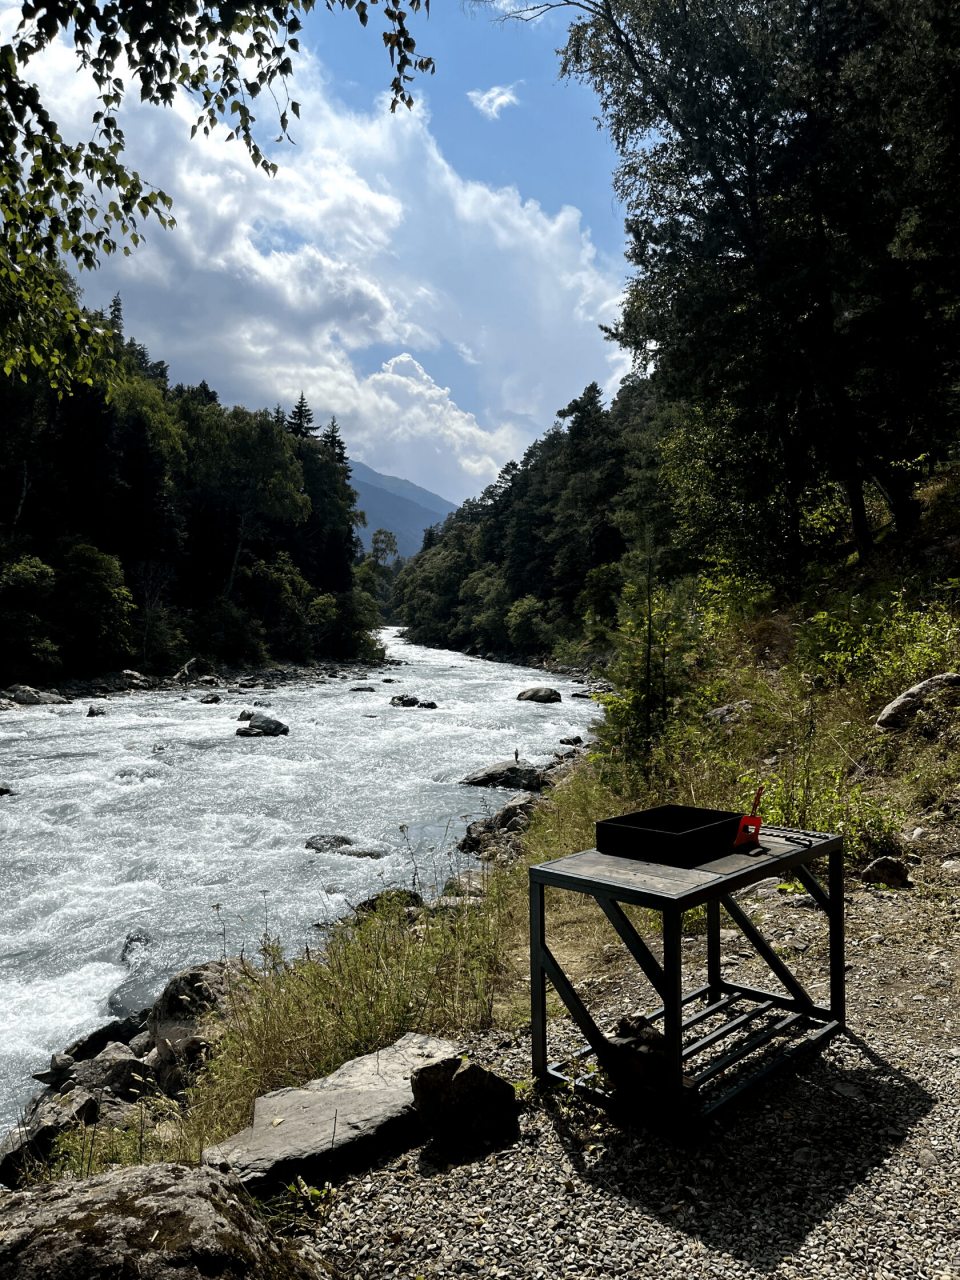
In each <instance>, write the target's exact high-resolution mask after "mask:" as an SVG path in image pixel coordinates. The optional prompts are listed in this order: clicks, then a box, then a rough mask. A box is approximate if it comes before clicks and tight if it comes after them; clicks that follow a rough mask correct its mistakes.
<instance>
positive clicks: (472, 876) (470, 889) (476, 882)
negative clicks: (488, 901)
mask: <svg viewBox="0 0 960 1280" xmlns="http://www.w3.org/2000/svg"><path fill="white" fill-rule="evenodd" d="M489 878H490V877H489V876H488V875H487V874H486V872H484V871H481V870H480V869H479V867H471V869H470V870H469V871H461V872H460V873H459V874H458V875H455V876H451V877H450V878H449V879H448V880H447V882H446V884H445V885H444V886H443V897H444V898H482V897H483V896H484V894H485V893H486V892H487V881H488V880H489Z"/></svg>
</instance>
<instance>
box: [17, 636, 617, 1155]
mask: <svg viewBox="0 0 960 1280" xmlns="http://www.w3.org/2000/svg"><path fill="white" fill-rule="evenodd" d="M385 639H386V641H387V644H388V650H389V653H390V655H391V656H392V657H395V658H400V659H402V660H403V662H404V663H405V664H406V665H404V666H401V667H391V668H384V669H380V668H374V667H371V668H369V669H368V676H369V679H367V680H364V681H361V680H358V679H357V678H356V675H355V674H354V675H352V676H351V677H350V678H348V679H342V680H328V681H325V682H318V683H317V684H315V685H310V686H305V685H295V686H290V687H289V688H286V689H283V688H281V689H276V690H270V691H269V693H265V692H264V691H262V690H260V691H256V690H251V691H247V692H245V693H227V692H226V690H225V689H220V690H218V692H220V693H221V694H222V696H223V701H222V702H221V703H220V704H218V705H207V706H205V705H202V704H201V703H200V701H199V698H200V696H201V694H200V693H198V692H195V691H192V692H191V693H190V694H189V695H188V696H187V698H186V700H183V698H182V695H181V694H179V693H176V692H159V693H132V694H129V695H124V696H119V697H115V698H111V699H110V700H109V701H107V702H106V703H103V704H101V705H104V706H105V707H106V710H107V714H106V715H105V716H102V717H95V718H88V717H87V714H86V713H87V706H88V703H87V702H75V703H73V704H71V705H69V706H60V707H28V708H24V709H22V710H20V711H15V712H5V713H3V714H0V779H2V780H3V781H5V782H7V783H9V784H10V785H11V786H12V787H13V788H14V790H15V792H16V794H15V795H12V796H4V797H0V910H2V919H0V1022H2V1025H3V1033H2V1035H0V1132H2V1131H3V1130H4V1129H5V1128H6V1126H7V1125H8V1124H10V1123H12V1122H13V1121H14V1120H15V1119H16V1114H17V1109H18V1107H19V1106H21V1105H22V1103H23V1102H24V1100H25V1099H26V1098H27V1097H28V1096H29V1095H30V1094H31V1093H32V1092H33V1091H34V1090H35V1089H36V1088H37V1086H36V1085H35V1084H34V1083H33V1082H32V1081H31V1080H30V1078H29V1077H30V1073H31V1072H33V1071H36V1070H38V1069H39V1068H41V1067H43V1066H46V1065H47V1059H48V1058H49V1055H50V1053H51V1052H54V1051H56V1050H58V1049H61V1048H62V1047H63V1046H64V1045H65V1044H67V1043H68V1042H69V1041H70V1040H71V1038H73V1037H75V1036H76V1035H77V1034H79V1033H81V1032H84V1031H86V1030H89V1029H92V1028H93V1027H95V1026H97V1025H99V1024H100V1023H102V1022H104V1021H105V1020H106V1019H107V1018H108V1017H109V1016H110V1012H111V1004H110V1001H111V996H112V997H113V1008H114V1009H116V1008H117V1005H118V1000H119V1001H120V1002H121V1003H122V1005H123V1006H125V1007H126V1008H129V1009H133V1008H139V1007H142V1006H143V1005H144V1004H146V1003H149V1001H150V999H151V998H152V997H153V995H154V994H155V993H156V992H157V991H158V990H159V988H160V987H161V986H162V985H163V983H164V981H165V979H166V978H167V977H168V976H169V975H170V974H171V973H173V972H175V971H176V970H177V969H179V968H182V967H183V966H184V965H186V964H189V963H191V962H193V961H197V960H205V959H208V958H210V957H211V956H217V955H219V954H220V953H221V950H222V947H223V938H222V934H221V930H222V929H224V928H225V930H226V947H227V950H228V951H230V952H237V951H239V950H240V949H241V948H246V949H247V950H248V951H252V950H253V949H254V948H255V947H256V942H257V939H258V938H259V937H260V935H261V934H262V933H263V932H264V926H265V925H266V928H267V929H268V931H269V932H270V933H271V934H275V935H279V936H280V937H281V938H282V939H283V942H284V944H285V946H286V947H287V948H288V949H289V950H294V949H296V948H298V947H300V946H302V944H303V943H304V942H309V941H316V938H317V932H316V930H315V928H314V925H315V923H316V922H318V921H321V922H322V921H324V920H329V919H331V918H333V917H335V916H337V915H341V914H343V913H344V912H346V911H347V910H348V909H349V904H350V903H356V902H358V901H360V900H361V899H363V898H364V897H367V896H369V895H370V894H371V893H375V892H376V891H377V890H378V889H379V888H381V887H382V886H383V885H384V884H407V885H409V884H411V883H413V882H414V880H415V879H416V881H417V882H418V883H420V884H422V885H425V886H426V888H427V889H430V888H431V887H433V886H435V885H436V884H437V883H441V884H442V881H443V880H444V879H445V877H446V876H447V875H448V874H449V873H450V870H451V866H452V864H453V863H456V864H457V865H461V864H462V862H463V858H462V855H457V854H455V853H454V852H453V847H454V845H455V844H456V841H457V840H458V838H459V837H460V835H461V834H462V832H463V829H464V826H465V824H466V822H467V821H469V820H471V819H472V818H474V817H477V816H479V815H480V814H482V813H484V812H489V811H491V810H492V809H493V808H496V807H498V805H499V804H501V803H502V802H503V799H504V798H505V795H506V793H504V792H497V791H486V790H482V789H478V788H473V787H462V786H459V785H458V782H459V780H460V779H461V778H462V777H463V776H464V775H465V774H466V773H469V772H470V771H471V770H474V769H476V768H479V767H481V766H483V765H486V764H490V763H492V762H493V761H495V760H503V759H507V758H508V757H511V756H512V755H513V752H514V749H518V750H519V752H520V755H521V757H525V758H526V759H528V760H531V761H533V762H535V763H545V762H546V761H547V760H548V758H549V757H550V756H551V755H552V753H553V752H554V750H556V748H557V745H558V741H559V739H560V738H562V737H568V736H570V735H572V734H581V735H585V734H586V733H587V731H588V729H589V726H590V724H591V722H592V721H594V720H595V718H596V715H597V708H596V706H595V705H594V704H593V703H591V702H589V701H583V700H579V699H571V697H570V694H571V693H572V692H574V691H575V690H576V689H577V688H578V686H577V685H575V684H572V683H571V682H569V681H567V680H564V679H562V678H559V677H557V676H554V675H547V674H545V673H541V672H536V671H531V670H529V669H528V668H523V667H512V666H505V665H502V664H498V663H491V662H485V661H483V660H482V659H479V658H468V657H466V656H464V655H463V654H458V653H453V652H449V651H446V650H436V649H425V648H421V647H419V646H416V645H410V644H407V643H405V642H404V641H402V640H400V639H399V638H398V636H397V634H396V631H395V630H393V629H388V630H387V632H386V633H385ZM384 677H391V678H393V679H395V680H396V683H394V684H387V683H383V678H384ZM360 683H365V684H373V685H374V687H375V692H373V693H354V692H351V685H355V684H360ZM538 683H546V684H549V685H550V686H551V687H553V688H556V689H559V690H560V692H561V694H562V695H563V701H562V702H560V703H553V704H538V703H533V702H518V701H517V694H518V692H519V691H520V690H521V689H523V688H527V687H529V686H530V685H534V684H538ZM396 693H412V694H415V695H416V696H417V697H419V698H421V699H423V700H431V701H435V702H436V703H437V709H436V710H435V711H430V710H421V709H419V708H404V707H391V706H390V705H389V702H390V697H391V696H392V695H393V694H396ZM254 698H263V699H265V700H268V701H269V703H270V709H269V711H267V714H269V715H273V716H276V717H277V718H279V719H281V720H283V721H284V722H285V723H287V724H288V725H289V726H290V733H289V736H288V737H280V738H238V737H237V736H236V729H237V716H238V715H239V713H240V711H241V710H242V709H243V708H244V707H245V706H246V707H250V706H252V700H253V699H254ZM322 833H328V834H344V835H347V836H350V837H351V838H352V839H353V840H354V841H355V843H356V845H357V847H366V848H371V847H373V848H385V849H386V850H388V852H387V854H386V856H385V857H383V858H381V859H378V860H372V859H367V858H352V857H349V856H347V855H345V854H341V853H316V852H314V851H312V850H310V849H307V848H305V841H306V840H307V838H308V837H310V836H312V835H315V834H322ZM215 903H219V904H220V909H219V914H218V913H217V912H216V911H215V910H214V908H213V904H215ZM137 933H139V934H143V935H146V937H147V939H148V941H147V943H146V944H145V945H143V946H142V947H137V948H135V949H134V952H133V955H132V957H128V962H127V963H123V962H122V961H121V952H122V950H123V946H124V941H125V939H126V938H127V937H128V936H129V935H131V934H137Z"/></svg>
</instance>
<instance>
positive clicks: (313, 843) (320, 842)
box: [304, 835, 353, 853]
mask: <svg viewBox="0 0 960 1280" xmlns="http://www.w3.org/2000/svg"><path fill="white" fill-rule="evenodd" d="M352 844H353V841H352V840H351V839H350V837H349V836H326V835H317V836H311V837H310V839H309V840H308V841H307V843H306V844H305V845H304V848H306V849H316V851H317V853H339V852H340V851H341V850H342V849H346V848H347V847H348V846H349V845H352Z"/></svg>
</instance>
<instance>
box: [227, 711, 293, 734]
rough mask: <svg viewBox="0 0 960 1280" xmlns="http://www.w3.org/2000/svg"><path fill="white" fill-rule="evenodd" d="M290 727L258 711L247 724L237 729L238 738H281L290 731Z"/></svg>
mask: <svg viewBox="0 0 960 1280" xmlns="http://www.w3.org/2000/svg"><path fill="white" fill-rule="evenodd" d="M289 732H290V728H289V726H288V725H285V724H284V723H283V722H282V721H281V720H274V719H273V718H272V717H271V716H265V715H263V714H262V713H261V712H259V711H256V712H254V714H253V715H252V716H251V717H250V720H249V722H248V723H247V724H245V725H243V726H242V727H241V728H239V729H238V730H237V737H238V738H279V737H281V736H282V735H283V734H286V733H289Z"/></svg>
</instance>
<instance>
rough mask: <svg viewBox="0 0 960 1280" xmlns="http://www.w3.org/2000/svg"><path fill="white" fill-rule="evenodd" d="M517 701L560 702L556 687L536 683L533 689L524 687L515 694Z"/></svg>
mask: <svg viewBox="0 0 960 1280" xmlns="http://www.w3.org/2000/svg"><path fill="white" fill-rule="evenodd" d="M517 701H518V702H562V701H563V699H562V698H561V697H560V694H559V693H558V692H557V690H556V689H548V688H547V687H546V686H545V685H537V686H535V687H534V688H533V689H524V690H523V692H522V693H518V694H517Z"/></svg>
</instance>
